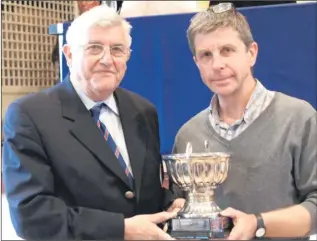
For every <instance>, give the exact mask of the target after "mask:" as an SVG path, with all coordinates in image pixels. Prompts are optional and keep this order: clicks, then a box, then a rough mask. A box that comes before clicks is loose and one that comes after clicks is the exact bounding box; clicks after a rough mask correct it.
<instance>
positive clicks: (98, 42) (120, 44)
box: [88, 41, 125, 46]
mask: <svg viewBox="0 0 317 241" xmlns="http://www.w3.org/2000/svg"><path fill="white" fill-rule="evenodd" d="M88 44H99V45H103V43H102V42H100V41H89V42H88ZM111 46H125V45H124V44H122V43H117V44H111Z"/></svg>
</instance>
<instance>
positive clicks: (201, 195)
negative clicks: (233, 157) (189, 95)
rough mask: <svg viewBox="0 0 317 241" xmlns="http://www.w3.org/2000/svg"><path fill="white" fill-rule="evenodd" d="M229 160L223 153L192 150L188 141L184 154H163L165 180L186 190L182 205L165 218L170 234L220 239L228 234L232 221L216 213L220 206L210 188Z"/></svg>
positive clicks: (220, 178) (218, 180) (223, 175)
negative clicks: (169, 216) (182, 206)
mask: <svg viewBox="0 0 317 241" xmlns="http://www.w3.org/2000/svg"><path fill="white" fill-rule="evenodd" d="M205 143H206V142H205ZM206 147H207V148H206ZM207 149H208V142H207V145H206V144H205V150H207ZM229 159H230V155H229V154H228V153H223V152H204V153H192V147H191V144H190V143H188V145H187V149H186V153H183V154H174V155H164V156H163V167H164V170H166V172H167V175H168V178H169V180H171V181H172V182H173V183H174V184H176V185H177V186H178V187H179V188H180V189H181V190H182V191H185V192H186V193H187V196H186V202H185V205H184V208H183V209H182V210H180V211H179V213H178V216H177V217H176V218H174V219H171V220H170V221H169V233H170V234H171V236H172V237H174V238H178V239H217V238H219V239H223V238H226V237H227V236H228V235H229V233H230V231H231V229H232V225H233V224H232V220H231V219H230V218H227V217H223V216H221V215H220V214H219V213H220V212H221V209H220V208H219V207H218V205H217V204H216V202H215V200H214V190H215V189H216V188H217V187H218V185H219V184H221V183H222V182H224V181H225V179H226V178H227V174H228V170H229Z"/></svg>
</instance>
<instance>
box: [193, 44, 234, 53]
mask: <svg viewBox="0 0 317 241" xmlns="http://www.w3.org/2000/svg"><path fill="white" fill-rule="evenodd" d="M224 47H230V48H234V49H236V48H237V47H236V46H234V45H232V44H222V45H220V46H219V48H220V49H222V48H224ZM201 51H210V52H212V51H211V49H209V48H202V49H197V51H196V52H201Z"/></svg>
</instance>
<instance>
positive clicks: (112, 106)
mask: <svg viewBox="0 0 317 241" xmlns="http://www.w3.org/2000/svg"><path fill="white" fill-rule="evenodd" d="M70 80H71V82H72V84H73V86H74V89H75V91H76V92H77V94H78V96H79V98H80V99H81V101H82V102H83V104H84V105H85V107H86V108H87V110H90V109H91V108H93V107H94V106H95V105H97V104H100V103H104V104H106V105H107V106H108V108H109V109H110V110H111V111H112V112H113V113H115V114H116V115H117V116H119V111H118V107H117V104H116V100H115V98H114V96H113V94H111V95H110V96H109V97H108V98H107V99H106V100H104V101H100V102H95V101H93V100H92V99H90V98H89V97H88V96H87V95H86V93H85V92H84V91H83V90H82V88H81V85H80V84H79V83H78V82H77V81H72V78H70Z"/></svg>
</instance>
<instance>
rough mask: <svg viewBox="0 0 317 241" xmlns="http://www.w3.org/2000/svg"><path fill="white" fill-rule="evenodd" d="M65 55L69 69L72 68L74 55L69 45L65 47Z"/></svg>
mask: <svg viewBox="0 0 317 241" xmlns="http://www.w3.org/2000/svg"><path fill="white" fill-rule="evenodd" d="M63 53H64V55H65V58H66V61H67V65H68V67H70V66H71V65H72V60H73V55H72V52H71V50H70V46H69V45H68V44H65V45H64V46H63Z"/></svg>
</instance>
